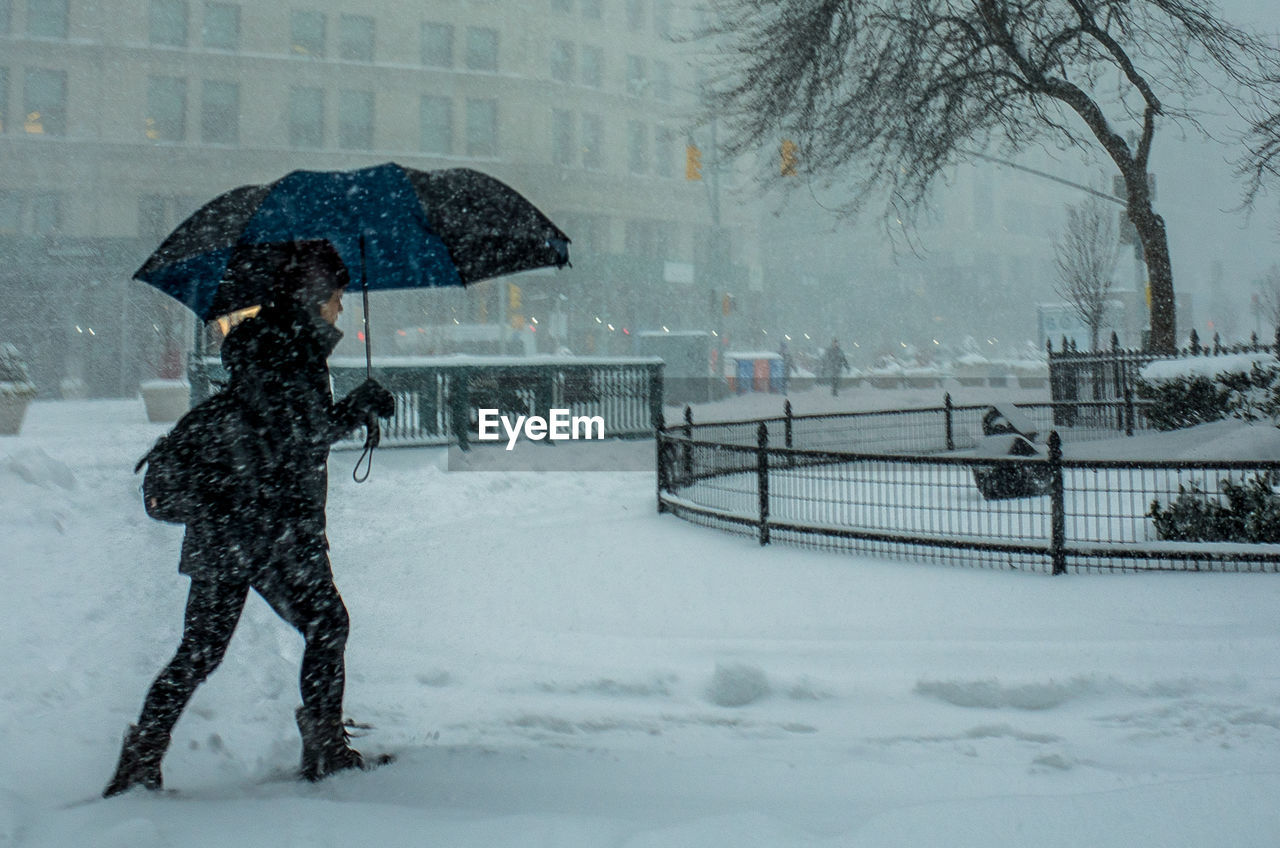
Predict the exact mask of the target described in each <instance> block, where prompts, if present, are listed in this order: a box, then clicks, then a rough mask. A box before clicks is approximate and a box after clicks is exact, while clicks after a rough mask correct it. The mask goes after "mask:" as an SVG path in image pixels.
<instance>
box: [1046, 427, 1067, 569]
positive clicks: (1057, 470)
mask: <svg viewBox="0 0 1280 848" xmlns="http://www.w3.org/2000/svg"><path fill="white" fill-rule="evenodd" d="M1049 486H1050V491H1049V508H1050V510H1051V513H1052V514H1051V516H1050V522H1049V523H1050V531H1049V534H1050V535H1049V557H1050V559H1051V560H1052V561H1053V573H1054V574H1066V573H1067V554H1066V551H1065V548H1066V544H1067V499H1066V492H1065V491H1064V485H1063V479H1062V439H1061V437H1060V436H1058V431H1057V430H1054V431H1053V432H1051V433H1050V434H1049Z"/></svg>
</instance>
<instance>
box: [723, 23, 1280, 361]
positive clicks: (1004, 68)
mask: <svg viewBox="0 0 1280 848" xmlns="http://www.w3.org/2000/svg"><path fill="white" fill-rule="evenodd" d="M709 2H710V4H711V7H712V9H713V11H714V12H715V13H716V16H717V17H716V20H715V23H714V24H713V25H712V26H711V28H710V30H709V32H707V33H706V37H707V38H708V39H709V42H710V43H711V44H713V45H714V47H715V48H716V53H715V57H714V58H713V62H714V73H713V77H712V82H711V86H710V91H711V96H710V98H709V103H710V108H712V109H714V110H715V112H716V114H717V116H718V117H720V118H721V119H722V122H723V123H724V124H727V126H728V130H729V144H728V147H729V151H728V152H730V153H731V154H735V155H736V154H743V153H748V152H754V151H757V150H762V149H767V150H774V149H776V146H777V144H778V141H779V139H780V137H788V138H792V139H795V140H797V141H799V142H800V149H801V167H802V168H804V169H805V170H806V171H807V172H808V173H810V174H812V175H816V176H817V177H819V178H820V179H823V180H827V181H829V182H836V181H841V182H843V181H846V180H847V181H850V182H851V185H850V194H849V202H848V204H847V205H846V207H845V209H844V211H846V212H848V213H853V212H856V211H857V210H858V209H859V208H861V207H862V206H864V205H866V204H867V203H868V202H869V201H872V200H875V201H879V202H883V203H884V204H885V211H886V212H887V213H889V214H893V215H895V216H898V215H901V214H902V213H903V210H911V209H914V208H917V207H920V206H922V205H923V203H924V201H925V200H926V198H927V197H928V196H929V191H930V187H931V186H932V185H933V184H934V183H935V182H937V180H938V178H939V177H940V176H942V175H943V174H944V173H945V172H946V171H947V169H949V168H950V167H952V166H953V165H955V164H957V163H959V162H964V161H969V160H970V159H971V158H972V157H971V156H970V155H969V154H967V153H966V152H965V151H966V150H976V151H979V152H982V151H987V150H989V149H990V148H991V146H993V145H998V146H999V148H1000V149H1001V150H1002V151H1005V152H1009V153H1012V152H1016V151H1019V150H1023V149H1026V148H1027V147H1030V146H1032V145H1039V144H1046V143H1049V144H1052V145H1054V146H1075V147H1081V148H1084V147H1089V146H1092V147H1100V148H1101V149H1102V150H1104V151H1105V152H1106V154H1107V156H1108V157H1109V158H1110V159H1111V161H1112V162H1113V163H1115V166H1116V170H1117V171H1118V173H1119V174H1120V176H1121V177H1122V178H1123V180H1124V183H1125V188H1126V200H1127V202H1128V215H1129V219H1130V220H1131V221H1132V222H1133V224H1134V226H1135V227H1136V228H1137V230H1138V234H1139V238H1140V239H1141V241H1142V249H1143V255H1144V258H1145V260H1146V263H1147V268H1148V272H1149V276H1150V281H1151V297H1152V324H1151V331H1152V333H1151V338H1152V345H1153V347H1155V348H1157V349H1173V347H1174V346H1175V340H1176V320H1175V318H1176V316H1175V315H1174V297H1173V269H1172V265H1171V263H1170V260H1169V245H1168V235H1167V233H1166V231H1165V225H1164V220H1163V219H1162V218H1161V217H1160V216H1159V215H1158V214H1157V213H1156V211H1155V209H1154V208H1153V205H1152V198H1151V191H1150V186H1149V183H1148V178H1147V169H1148V165H1147V162H1148V158H1149V155H1150V151H1151V147H1152V143H1153V140H1154V138H1155V134H1156V132H1157V130H1158V129H1159V127H1160V126H1161V125H1162V123H1163V122H1170V121H1188V122H1191V123H1195V116H1196V109H1195V104H1196V98H1197V96H1199V95H1200V94H1202V93H1205V92H1206V91H1212V92H1216V93H1217V94H1219V95H1221V96H1220V97H1218V98H1216V99H1217V100H1218V102H1226V103H1228V104H1230V105H1231V108H1234V109H1236V110H1237V112H1238V113H1240V114H1242V115H1250V116H1256V115H1259V114H1262V115H1270V118H1264V119H1259V118H1256V117H1254V118H1252V120H1255V121H1256V122H1257V124H1256V131H1257V133H1258V134H1259V135H1257V136H1256V137H1255V145H1254V147H1255V150H1254V154H1253V157H1252V159H1251V160H1250V165H1251V167H1252V168H1253V169H1254V172H1255V173H1257V174H1270V173H1272V172H1277V173H1280V138H1277V136H1280V108H1275V109H1272V110H1271V111H1266V110H1265V109H1262V111H1259V109H1260V108H1261V107H1263V106H1264V105H1265V104H1266V102H1267V97H1269V96H1272V94H1273V93H1274V92H1275V91H1276V90H1277V89H1278V88H1280V51H1278V50H1277V48H1276V47H1275V45H1273V44H1272V43H1270V42H1268V41H1267V40H1266V39H1264V38H1261V37H1259V36H1257V35H1255V34H1253V33H1252V32H1250V31H1248V30H1245V29H1243V28H1240V27H1236V26H1233V25H1232V24H1229V23H1227V22H1226V21H1224V20H1222V19H1221V17H1219V15H1218V14H1217V9H1216V7H1215V5H1214V4H1213V3H1212V2H1211V1H1210V0H775V1H774V2H768V0H709ZM1117 82H1118V83H1119V85H1120V88H1119V90H1118V91H1117V90H1116V85H1117ZM1130 133H1131V134H1132V137H1133V138H1134V142H1132V143H1130V142H1129V141H1128V140H1127V136H1128V135H1129V134H1130ZM1268 133H1269V134H1268ZM1258 179H1259V180H1260V179H1261V178H1260V177H1259V178H1258Z"/></svg>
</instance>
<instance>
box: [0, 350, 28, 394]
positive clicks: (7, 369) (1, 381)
mask: <svg viewBox="0 0 1280 848" xmlns="http://www.w3.org/2000/svg"><path fill="white" fill-rule="evenodd" d="M35 390H36V387H35V384H34V383H32V382H31V372H30V371H28V370H27V363H26V362H25V361H24V360H23V358H22V355H21V354H19V353H18V349H17V348H16V347H14V346H13V345H11V344H3V345H0V394H26V393H31V394H35Z"/></svg>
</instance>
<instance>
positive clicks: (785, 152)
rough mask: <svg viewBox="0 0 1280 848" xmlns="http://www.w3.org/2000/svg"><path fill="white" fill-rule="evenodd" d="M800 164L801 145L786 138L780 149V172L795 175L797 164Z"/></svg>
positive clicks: (790, 175) (787, 175) (785, 175)
mask: <svg viewBox="0 0 1280 848" xmlns="http://www.w3.org/2000/svg"><path fill="white" fill-rule="evenodd" d="M799 164H800V147H799V145H797V144H796V143H795V142H794V141H792V140H791V139H789V138H784V139H783V140H782V144H781V146H780V147H779V149H778V172H779V173H780V174H782V176H784V177H794V176H795V175H796V173H797V171H796V166H797V165H799Z"/></svg>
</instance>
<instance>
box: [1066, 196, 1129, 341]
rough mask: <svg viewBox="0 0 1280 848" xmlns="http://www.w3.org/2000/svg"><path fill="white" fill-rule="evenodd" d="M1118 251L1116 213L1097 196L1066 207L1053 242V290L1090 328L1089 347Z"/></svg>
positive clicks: (1099, 321) (1097, 331)
mask: <svg viewBox="0 0 1280 848" xmlns="http://www.w3.org/2000/svg"><path fill="white" fill-rule="evenodd" d="M1119 255H1120V235H1119V232H1118V227H1117V226H1116V218H1115V214H1114V213H1113V212H1112V211H1111V210H1110V209H1108V208H1107V207H1106V206H1104V205H1103V203H1102V201H1100V200H1098V199H1097V198H1089V199H1088V200H1086V201H1084V202H1083V203H1080V204H1077V205H1073V206H1068V207H1067V223H1066V226H1065V227H1063V229H1062V235H1061V236H1060V237H1059V238H1057V239H1055V240H1054V242H1053V259H1054V265H1055V266H1056V267H1057V269H1058V279H1057V282H1056V283H1055V284H1054V287H1053V290H1054V291H1056V292H1057V293H1058V296H1059V297H1061V298H1062V299H1063V300H1065V301H1066V302H1067V303H1070V304H1071V307H1072V308H1073V309H1074V310H1075V313H1076V315H1078V316H1080V320H1081V321H1083V322H1084V323H1085V325H1086V326H1087V327H1088V328H1089V349H1090V350H1097V349H1098V337H1099V335H1100V334H1101V332H1102V322H1103V320H1104V319H1105V318H1106V315H1107V304H1108V301H1109V300H1110V296H1111V284H1112V279H1111V272H1112V271H1113V270H1115V266H1116V260H1117V259H1118V258H1119Z"/></svg>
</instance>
